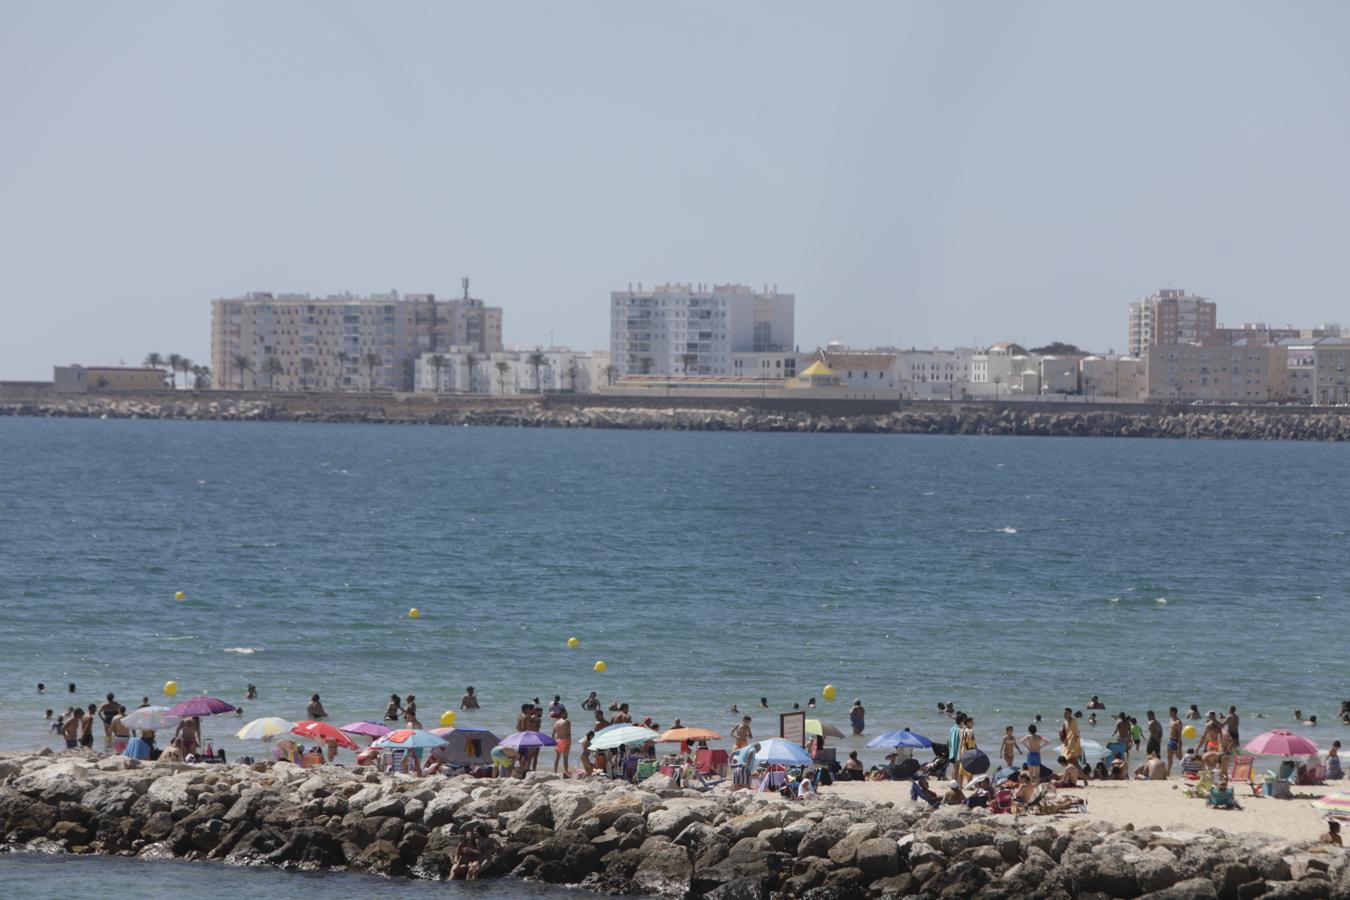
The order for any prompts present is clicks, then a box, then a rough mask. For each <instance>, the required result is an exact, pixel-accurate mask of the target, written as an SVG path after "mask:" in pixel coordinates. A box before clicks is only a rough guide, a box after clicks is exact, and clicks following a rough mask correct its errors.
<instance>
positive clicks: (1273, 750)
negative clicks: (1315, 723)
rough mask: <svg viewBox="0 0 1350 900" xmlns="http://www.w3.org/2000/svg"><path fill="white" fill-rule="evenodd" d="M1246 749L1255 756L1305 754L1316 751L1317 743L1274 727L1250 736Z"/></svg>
mask: <svg viewBox="0 0 1350 900" xmlns="http://www.w3.org/2000/svg"><path fill="white" fill-rule="evenodd" d="M1246 749H1247V752H1248V753H1252V754H1255V755H1256V756H1307V755H1308V754H1309V753H1316V752H1317V745H1316V744H1314V743H1313V742H1312V741H1310V740H1308V739H1307V738H1305V737H1304V736H1303V735H1301V734H1294V733H1293V732H1292V731H1285V730H1284V729H1282V728H1276V729H1275V730H1274V731H1267V732H1265V733H1264V734H1258V735H1257V736H1256V737H1254V738H1252V740H1251V741H1249V742H1248V743H1247V748H1246Z"/></svg>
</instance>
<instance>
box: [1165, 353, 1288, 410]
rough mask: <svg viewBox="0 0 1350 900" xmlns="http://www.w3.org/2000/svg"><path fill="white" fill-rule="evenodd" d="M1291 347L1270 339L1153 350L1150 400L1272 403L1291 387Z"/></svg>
mask: <svg viewBox="0 0 1350 900" xmlns="http://www.w3.org/2000/svg"><path fill="white" fill-rule="evenodd" d="M1288 361H1289V353H1288V350H1287V348H1285V347H1281V346H1270V345H1269V344H1265V343H1261V344H1250V345H1249V344H1248V343H1247V342H1246V341H1238V342H1237V343H1234V344H1232V345H1222V346H1216V345H1208V346H1206V345H1200V344H1172V345H1168V346H1161V345H1160V346H1155V347H1152V348H1150V349H1149V351H1148V376H1147V378H1148V388H1147V394H1148V399H1149V400H1159V401H1172V402H1181V403H1186V402H1191V401H1195V400H1200V401H1205V402H1210V403H1267V402H1270V401H1271V400H1281V399H1284V398H1285V397H1286V396H1287V395H1288V390H1289V362H1288Z"/></svg>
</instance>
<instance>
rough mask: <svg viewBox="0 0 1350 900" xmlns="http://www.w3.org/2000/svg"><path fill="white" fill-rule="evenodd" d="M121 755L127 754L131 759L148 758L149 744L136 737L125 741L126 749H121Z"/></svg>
mask: <svg viewBox="0 0 1350 900" xmlns="http://www.w3.org/2000/svg"><path fill="white" fill-rule="evenodd" d="M122 755H123V756H129V757H131V758H132V759H149V758H150V745H149V744H147V743H146V742H145V741H143V740H141V739H140V738H138V737H134V738H132V739H131V740H129V741H127V746H126V749H125V750H123V751H122Z"/></svg>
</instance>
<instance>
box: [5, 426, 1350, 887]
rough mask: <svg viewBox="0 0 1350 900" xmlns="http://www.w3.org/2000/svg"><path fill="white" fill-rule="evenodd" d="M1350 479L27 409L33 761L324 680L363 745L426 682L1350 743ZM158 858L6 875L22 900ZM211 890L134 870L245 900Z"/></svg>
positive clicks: (321, 686) (1145, 456)
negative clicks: (104, 724) (82, 711)
mask: <svg viewBox="0 0 1350 900" xmlns="http://www.w3.org/2000/svg"><path fill="white" fill-rule="evenodd" d="M1348 463H1350V447H1347V446H1343V445H1332V444H1315V443H1256V442H1201V441H1185V442H1183V441H1165V440H1128V439H1086V438H1064V439H1059V438H1016V437H1009V438H992V437H937V436H934V437H924V436H892V435H885V436H870V435H824V434H822V435H788V434H727V433H666V432H628V431H566V430H529V429H476V428H445V427H396V426H369V425H364V426H363V425H351V426H348V425H315V424H304V425H301V424H280V423H226V422H159V421H127V420H108V421H100V420H47V419H17V418H9V419H0V548H3V549H0V615H3V625H4V627H3V628H0V749H15V748H36V747H43V746H57V741H56V740H55V736H54V735H52V734H50V732H49V731H48V728H47V723H46V722H45V720H44V717H43V714H44V710H45V709H47V708H52V709H55V710H56V711H57V712H58V713H59V712H61V711H63V710H64V709H65V707H66V706H68V705H69V704H70V703H72V702H74V701H78V702H80V703H81V704H88V703H90V702H102V699H103V695H104V694H105V693H107V692H109V691H112V692H115V693H116V695H117V697H118V699H119V700H122V701H124V702H126V703H127V705H128V706H129V707H134V706H136V705H139V703H140V701H141V698H142V696H148V697H149V698H150V700H151V702H165V701H166V698H165V697H164V695H163V694H162V693H161V688H162V686H163V685H164V683H165V682H166V681H169V680H174V681H176V682H177V683H178V686H179V692H178V698H177V699H182V698H184V697H188V696H192V695H194V694H198V693H203V692H204V693H209V694H212V695H215V696H219V697H222V698H225V699H227V700H230V701H232V702H236V703H241V704H243V705H244V706H245V707H246V710H245V714H244V716H243V720H247V719H251V718H254V717H255V716H263V715H278V716H283V717H287V718H291V719H298V718H303V717H304V711H305V704H306V701H307V700H308V699H309V696H310V694H312V693H316V692H317V693H319V694H320V695H321V696H322V700H323V703H324V704H325V706H326V707H327V709H328V712H329V713H330V716H331V718H332V720H333V721H334V722H336V723H338V724H344V723H346V722H348V721H352V720H356V719H367V718H369V719H378V718H379V717H380V715H381V713H382V712H383V710H384V705H385V702H386V701H387V699H388V696H389V694H390V693H391V692H398V693H399V694H402V695H406V694H408V693H413V694H415V695H416V696H417V702H418V706H419V710H420V713H421V719H422V721H423V723H424V724H426V725H427V727H434V726H435V725H436V724H437V720H438V718H439V716H440V713H441V711H443V710H446V709H454V708H457V706H458V700H459V697H460V695H461V694H462V692H463V689H464V687H465V686H466V685H470V684H471V685H474V686H475V687H476V688H477V689H478V693H479V695H480V697H481V699H482V704H483V709H482V710H480V711H478V712H474V713H469V714H461V715H460V719H459V721H460V723H461V724H471V725H480V726H486V727H490V728H492V729H494V730H496V731H497V732H498V733H499V734H503V733H505V732H508V731H510V730H512V725H513V723H514V717H515V712H516V711H517V710H518V709H519V705H520V704H521V703H522V702H524V701H527V700H530V699H532V698H534V697H539V698H541V699H542V700H543V701H544V702H545V703H547V702H548V701H549V699H550V698H551V697H552V696H553V695H554V694H560V695H561V696H562V697H563V698H564V700H565V701H566V702H567V703H568V705H569V708H570V709H571V710H572V714H573V719H574V721H576V722H577V725H578V726H580V725H581V724H582V723H583V722H584V721H585V718H584V717H585V713H584V712H583V711H582V710H581V709H580V701H581V699H582V698H583V697H585V696H586V693H587V692H588V691H592V690H594V691H597V692H598V694H599V696H600V697H601V698H602V699H603V700H604V701H606V702H608V701H611V700H619V699H622V700H625V701H628V702H629V703H630V704H631V705H632V708H633V711H634V713H635V714H636V716H637V717H638V718H639V719H640V718H642V717H643V716H648V715H650V716H653V717H654V718H655V720H656V721H657V722H658V723H659V724H660V725H661V726H663V727H669V726H670V724H671V723H672V721H673V719H674V718H675V717H676V716H678V717H680V718H681V719H682V720H683V722H684V723H685V724H697V725H704V726H708V727H712V728H716V729H718V730H721V731H723V733H725V732H726V729H729V728H730V726H731V725H732V723H733V721H734V718H735V717H734V716H733V715H732V714H731V713H730V712H729V709H730V707H731V705H732V704H733V703H734V704H738V705H739V707H740V709H741V710H745V711H748V712H750V713H751V714H752V715H753V716H754V717H755V722H754V727H755V731H756V733H757V734H759V735H761V736H763V735H765V734H771V733H776V729H777V713H779V712H782V711H785V710H787V709H788V708H790V707H791V705H792V704H793V703H794V702H796V703H800V704H802V705H803V706H805V705H806V701H807V700H808V699H809V698H812V697H814V698H816V699H817V701H818V702H819V703H820V708H819V709H818V710H817V712H818V713H819V716H820V718H822V719H823V720H824V721H826V722H828V723H832V724H835V725H837V726H839V727H841V728H842V729H844V730H845V731H847V730H848V727H847V726H848V717H847V709H848V706H849V704H850V703H851V702H852V700H853V699H854V698H859V699H861V700H862V701H863V703H864V705H865V707H866V709H867V728H866V735H865V736H864V738H863V740H865V739H866V736H870V735H874V734H876V733H878V732H880V731H882V730H884V729H890V728H896V727H901V726H906V725H907V726H910V727H912V728H914V729H915V730H917V731H920V732H923V731H930V732H938V733H945V731H946V727H947V725H948V724H949V723H948V722H947V720H946V719H944V718H941V717H940V716H939V715H938V713H937V704H938V702H939V701H949V700H950V701H954V702H955V703H956V705H957V706H958V707H959V708H961V709H964V710H966V711H968V712H970V713H971V714H972V715H974V717H975V719H976V731H977V734H979V735H980V736H981V738H982V744H984V745H987V746H989V747H990V748H991V749H993V748H995V747H996V746H997V735H998V734H999V733H1001V731H1002V729H1003V726H1005V725H1014V726H1016V727H1017V729H1018V732H1019V733H1021V731H1022V729H1023V728H1024V726H1025V725H1026V723H1027V722H1029V721H1030V720H1031V718H1032V717H1033V716H1034V715H1036V714H1041V715H1043V716H1045V717H1046V718H1047V720H1053V719H1055V718H1057V717H1058V714H1059V712H1060V711H1061V710H1062V708H1063V707H1064V706H1074V707H1075V708H1081V707H1083V706H1084V705H1085V703H1086V701H1087V699H1088V697H1089V696H1090V695H1091V694H1099V695H1101V697H1102V698H1103V700H1104V701H1105V702H1106V705H1107V707H1108V712H1114V711H1117V710H1125V711H1128V712H1129V713H1130V714H1132V715H1136V716H1138V717H1139V718H1140V720H1141V721H1142V719H1143V714H1144V711H1145V710H1146V709H1156V710H1157V711H1158V712H1159V713H1160V714H1164V715H1165V710H1166V708H1167V707H1168V706H1169V705H1172V704H1176V705H1179V706H1181V707H1182V708H1183V709H1184V708H1185V706H1186V705H1188V704H1191V703H1196V704H1198V705H1199V707H1200V709H1201V710H1207V709H1210V708H1220V707H1223V708H1226V707H1227V706H1228V705H1229V704H1230V703H1234V704H1236V705H1237V706H1238V708H1239V712H1240V713H1241V714H1242V715H1243V717H1244V722H1243V728H1242V731H1243V734H1244V737H1248V736H1251V735H1254V734H1255V733H1257V732H1258V731H1261V730H1265V729H1267V728H1269V727H1277V726H1278V727H1297V728H1299V729H1300V730H1303V731H1307V732H1308V733H1310V734H1312V735H1315V736H1316V738H1317V739H1318V740H1319V741H1321V742H1322V743H1323V744H1324V745H1326V744H1329V743H1330V741H1331V740H1332V739H1333V738H1341V739H1346V738H1347V737H1350V732H1347V730H1346V729H1344V728H1342V727H1341V726H1340V725H1338V724H1337V723H1336V722H1335V714H1336V712H1337V708H1338V706H1339V703H1340V701H1341V700H1342V699H1345V698H1347V697H1350V676H1348V675H1347V673H1348V672H1350V669H1347V667H1346V665H1345V651H1346V646H1347V641H1348V640H1350V615H1347V594H1348V593H1350V580H1348V579H1347V578H1346V575H1347V569H1348V568H1350V513H1347V510H1348V509H1350V479H1347V477H1346V472H1347V471H1350V468H1348V465H1347V464H1348ZM177 591H182V592H184V593H185V594H186V599H185V600H182V601H178V600H175V599H174V595H175V592H177ZM412 607H417V608H418V609H419V610H420V612H421V616H420V618H417V619H413V618H410V617H409V616H408V611H409V609H410V608H412ZM572 636H575V637H577V638H578V639H579V641H580V647H579V648H577V649H569V648H568V646H567V639H568V638H569V637H572ZM597 660H603V661H605V663H606V665H607V671H605V672H604V673H603V674H597V673H596V672H595V671H594V669H593V666H594V664H595V662H596V661H597ZM38 682H43V683H45V684H46V685H47V689H48V691H47V693H46V694H39V693H38V692H37V684H38ZM71 682H73V683H75V684H76V692H75V693H74V694H70V693H68V691H67V688H66V686H67V684H68V683H71ZM250 682H252V683H254V684H256V685H257V686H258V690H259V698H258V700H257V701H254V702H248V703H245V702H244V701H243V694H244V690H245V686H246V685H247V684H248V683H250ZM826 684H833V685H835V686H836V687H837V689H838V693H839V697H838V699H837V700H836V701H835V702H833V703H827V702H824V701H823V700H822V699H821V698H822V688H823V686H824V685H826ZM761 697H765V698H767V700H768V709H765V710H761V709H760V708H759V699H760V698H761ZM169 702H172V701H169ZM1295 708H1301V709H1302V710H1303V712H1304V714H1305V715H1308V714H1316V715H1318V717H1319V719H1320V720H1321V722H1322V724H1321V725H1319V726H1318V727H1317V728H1315V729H1305V728H1303V726H1294V723H1293V718H1292V716H1293V710H1294V709H1295ZM1258 717H1259V719H1258ZM205 724H206V728H205V732H206V736H207V737H208V738H210V739H212V740H213V742H214V744H215V745H216V746H217V747H220V746H224V747H225V748H226V750H227V751H228V752H230V754H231V755H233V754H235V753H237V752H247V753H252V754H254V755H259V756H260V755H263V753H264V752H265V750H266V747H265V746H264V745H259V744H246V743H244V742H241V741H237V740H235V739H233V737H232V733H233V732H234V731H235V730H236V729H237V728H238V727H239V725H240V724H242V720H240V719H235V718H233V717H221V719H219V720H215V719H211V720H207V721H206V723H205ZM1108 729H1109V722H1108V720H1107V719H1106V718H1105V717H1103V719H1102V721H1101V722H1100V724H1099V725H1098V726H1097V727H1095V728H1094V727H1085V728H1084V733H1085V736H1086V737H1091V738H1095V739H1097V740H1103V739H1104V738H1105V735H1106V734H1107V732H1108ZM581 731H582V729H581V728H580V727H578V732H579V733H578V737H579V736H580V732H581ZM100 743H101V735H100ZM839 746H840V747H841V748H842V749H844V750H847V749H851V748H857V747H861V746H862V740H856V739H852V738H850V739H847V740H845V741H842V742H839ZM103 866H106V867H108V868H107V870H106V873H103V870H102V869H100V867H103ZM129 866H131V867H134V866H135V864H134V863H127V862H123V861H106V860H102V861H100V860H72V861H70V863H69V865H65V864H61V865H56V864H52V863H50V862H49V861H47V860H45V859H32V858H26V857H24V858H20V857H10V858H5V859H0V893H3V894H5V895H6V896H16V894H15V893H13V892H12V891H11V890H10V889H9V887H10V885H11V884H14V885H15V886H16V887H17V886H18V885H19V884H20V883H23V882H26V881H27V879H28V877H29V876H27V875H24V874H18V875H16V874H15V873H16V871H17V872H20V873H23V872H26V871H28V870H29V869H32V870H33V871H34V872H41V876H40V877H41V879H44V880H46V882H47V883H51V879H53V878H59V879H65V878H70V879H74V880H73V881H71V882H70V886H71V890H70V891H66V890H63V891H62V892H63V893H70V892H72V891H73V890H74V889H75V886H76V885H78V883H79V879H81V878H84V877H85V875H84V874H83V873H86V872H89V871H94V872H99V873H101V874H100V875H99V876H97V877H104V878H109V877H112V878H120V877H122V876H121V873H124V872H127V873H130V872H132V871H133V868H128V867H129ZM204 869H206V867H197V866H192V867H187V868H181V867H176V866H172V865H156V866H147V867H146V868H145V869H144V870H142V869H134V872H135V873H136V874H134V875H128V876H127V877H134V878H136V879H138V883H143V884H144V885H145V888H144V890H143V892H148V893H150V894H151V895H154V894H156V893H159V892H160V891H159V890H158V889H157V888H156V887H155V885H156V884H159V883H163V884H164V885H166V887H165V888H164V892H168V891H169V890H171V887H170V885H177V884H181V883H190V884H191V885H192V886H193V890H194V891H196V892H198V893H203V892H205V893H206V894H207V895H208V896H214V895H212V894H210V890H212V889H213V888H211V887H210V882H211V879H213V878H217V877H219V876H216V875H210V874H201V873H202V872H203V870H204ZM67 872H69V873H70V874H69V875H67V874H66V873H67ZM183 872H186V873H188V874H186V875H184V874H182V873H183ZM248 877H254V878H258V879H260V880H259V882H258V884H259V886H261V887H263V888H264V889H266V887H267V886H270V885H272V884H273V883H275V884H277V885H278V886H279V887H281V888H282V889H283V890H286V891H292V892H293V891H297V890H298V891H300V892H301V893H305V892H306V891H307V890H309V886H310V885H317V884H319V883H320V882H321V883H322V885H323V890H324V892H325V893H326V894H329V895H332V894H333V893H334V888H333V886H332V883H333V879H331V878H327V879H325V878H323V877H318V878H317V880H309V879H295V878H294V877H292V876H285V875H278V874H275V873H262V874H260V873H250V874H249V876H248ZM184 878H186V879H187V882H183V881H182V879H184ZM267 879H278V880H277V881H276V882H272V881H267ZM264 881H267V884H266V885H264V884H263V882H264ZM18 889H19V891H20V893H19V894H17V896H39V894H32V893H30V894H24V893H22V890H23V888H22V887H18ZM222 890H223V889H222ZM352 890H357V889H356V888H353V889H352ZM361 890H364V888H362V889H361ZM452 890H453V888H452ZM487 890H488V892H487V893H483V892H482V891H481V890H479V891H477V893H480V894H481V895H482V896H484V897H489V896H493V895H492V894H491V893H490V891H491V890H492V888H488V889H487ZM513 890H514V888H513ZM222 896H223V894H222Z"/></svg>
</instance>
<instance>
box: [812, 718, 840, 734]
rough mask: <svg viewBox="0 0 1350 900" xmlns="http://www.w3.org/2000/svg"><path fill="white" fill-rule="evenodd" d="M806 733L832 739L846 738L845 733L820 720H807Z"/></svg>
mask: <svg viewBox="0 0 1350 900" xmlns="http://www.w3.org/2000/svg"><path fill="white" fill-rule="evenodd" d="M806 733H807V734H818V735H820V736H821V737H832V738H841V737H843V736H844V733H843V732H842V731H840V730H839V729H838V728H835V727H834V726H833V725H830V724H829V723H827V722H822V721H820V720H819V719H807V720H806Z"/></svg>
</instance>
